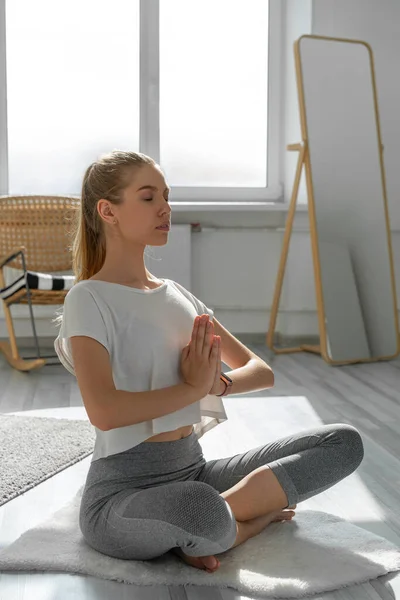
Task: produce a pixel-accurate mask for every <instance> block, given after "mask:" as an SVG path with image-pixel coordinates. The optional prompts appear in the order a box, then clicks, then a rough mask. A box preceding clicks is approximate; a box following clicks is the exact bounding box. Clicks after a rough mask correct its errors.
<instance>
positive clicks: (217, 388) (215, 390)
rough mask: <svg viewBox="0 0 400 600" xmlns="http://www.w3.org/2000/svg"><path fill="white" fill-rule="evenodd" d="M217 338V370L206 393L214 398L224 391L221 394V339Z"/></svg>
mask: <svg viewBox="0 0 400 600" xmlns="http://www.w3.org/2000/svg"><path fill="white" fill-rule="evenodd" d="M210 323H211V327H212V329H213V331H214V323H213V322H212V321H210ZM218 338H219V344H218V358H217V369H216V371H215V379H214V383H213V385H212V388H211V389H210V391H209V392H208V393H209V394H214V395H215V396H216V395H217V394H221V393H222V392H223V391H224V390H222V392H221V379H220V375H221V371H222V366H221V338H220V336H218Z"/></svg>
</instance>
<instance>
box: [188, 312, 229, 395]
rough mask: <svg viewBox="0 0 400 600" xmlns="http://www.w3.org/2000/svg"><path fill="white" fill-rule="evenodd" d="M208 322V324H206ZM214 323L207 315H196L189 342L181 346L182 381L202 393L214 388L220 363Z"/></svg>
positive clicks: (218, 338) (217, 337)
mask: <svg viewBox="0 0 400 600" xmlns="http://www.w3.org/2000/svg"><path fill="white" fill-rule="evenodd" d="M207 323H209V325H208V326H206V324H207ZM213 330H214V325H213V324H212V323H210V322H209V317H208V315H204V319H201V318H199V317H196V319H195V321H194V325H193V330H192V337H191V340H190V342H189V343H188V344H187V345H186V346H185V347H184V348H183V350H182V354H181V361H180V368H181V375H182V378H183V381H184V382H185V383H187V384H189V385H191V386H192V387H194V388H197V389H198V390H201V392H202V394H203V395H206V394H209V393H210V389H214V386H215V380H216V373H217V370H218V368H219V365H220V351H219V348H218V346H219V340H220V337H219V336H214V334H213Z"/></svg>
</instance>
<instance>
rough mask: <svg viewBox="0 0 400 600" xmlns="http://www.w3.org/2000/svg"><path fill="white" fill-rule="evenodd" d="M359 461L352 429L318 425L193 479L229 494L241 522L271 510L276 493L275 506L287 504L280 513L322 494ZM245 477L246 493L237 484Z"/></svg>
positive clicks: (209, 466) (213, 465)
mask: <svg viewBox="0 0 400 600" xmlns="http://www.w3.org/2000/svg"><path fill="white" fill-rule="evenodd" d="M363 456H364V450H363V443H362V439H361V436H360V434H359V432H358V431H357V430H356V429H355V428H354V427H352V426H351V425H345V424H340V423H339V424H333V425H323V426H321V427H316V428H314V429H310V430H307V431H304V432H300V433H297V434H294V435H291V436H288V437H285V438H282V439H279V440H276V441H273V442H270V443H268V444H265V445H263V446H258V447H257V448H254V449H252V450H249V451H247V452H244V453H242V454H236V455H235V456H232V457H228V458H223V459H217V460H210V461H208V462H207V463H206V464H205V465H204V467H203V468H202V470H201V471H200V472H199V474H198V476H197V477H196V480H197V481H203V482H205V483H208V484H209V485H211V486H213V487H214V488H215V489H216V490H217V491H218V492H220V493H224V492H228V490H229V493H226V494H225V493H224V494H223V497H224V498H225V499H226V500H227V502H228V503H230V505H231V507H232V508H233V512H234V514H235V517H236V519H237V520H239V521H240V520H243V521H244V520H247V519H251V518H254V517H256V516H258V515H260V514H266V513H268V512H271V511H272V510H275V508H276V503H277V499H276V498H277V495H279V493H280V497H281V499H280V500H278V502H279V501H283V502H285V501H287V504H283V505H281V508H285V507H286V506H287V505H294V504H297V503H298V502H302V501H303V500H306V499H307V498H311V497H312V496H315V495H316V494H319V493H321V492H323V491H325V490H327V489H328V488H330V487H332V486H333V485H334V484H335V483H338V482H339V481H341V480H342V479H344V478H345V477H347V476H348V475H350V474H351V473H353V471H355V470H356V468H357V467H358V466H359V464H360V463H361V461H362V459H363ZM260 467H268V468H264V469H260ZM250 474H252V475H251V477H247V476H249V475H250ZM244 478H246V479H247V480H248V482H249V486H248V490H247V491H246V486H242V487H241V486H240V485H238V484H239V482H240V481H241V480H243V479H244ZM235 486H237V488H238V490H237V493H236V490H235ZM232 488H233V490H232V491H233V494H232V495H231V496H230V493H231V489H232ZM249 490H250V492H251V493H250V492H249ZM235 493H236V497H235ZM235 505H236V506H237V507H238V510H235ZM244 517H245V518H244Z"/></svg>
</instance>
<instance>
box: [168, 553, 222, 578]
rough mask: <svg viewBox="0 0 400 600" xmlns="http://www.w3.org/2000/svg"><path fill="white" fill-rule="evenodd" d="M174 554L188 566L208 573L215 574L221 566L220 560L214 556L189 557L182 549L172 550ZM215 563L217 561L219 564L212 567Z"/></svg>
mask: <svg viewBox="0 0 400 600" xmlns="http://www.w3.org/2000/svg"><path fill="white" fill-rule="evenodd" d="M172 552H173V553H174V554H176V555H177V556H179V558H181V559H182V560H183V561H184V562H185V563H186V564H188V565H190V566H191V567H196V568H197V569H202V570H203V571H207V573H214V571H216V570H217V569H218V568H219V566H220V562H219V560H218V559H217V558H216V557H215V556H213V555H210V556H189V555H188V554H185V553H184V552H183V551H182V549H181V548H172ZM214 561H217V564H216V565H215V566H212V565H213V562H214Z"/></svg>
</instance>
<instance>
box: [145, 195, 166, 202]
mask: <svg viewBox="0 0 400 600" xmlns="http://www.w3.org/2000/svg"><path fill="white" fill-rule="evenodd" d="M143 200H145V201H146V202H150V201H151V200H153V196H152V197H151V198H143ZM164 200H166V201H167V202H169V198H164Z"/></svg>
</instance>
